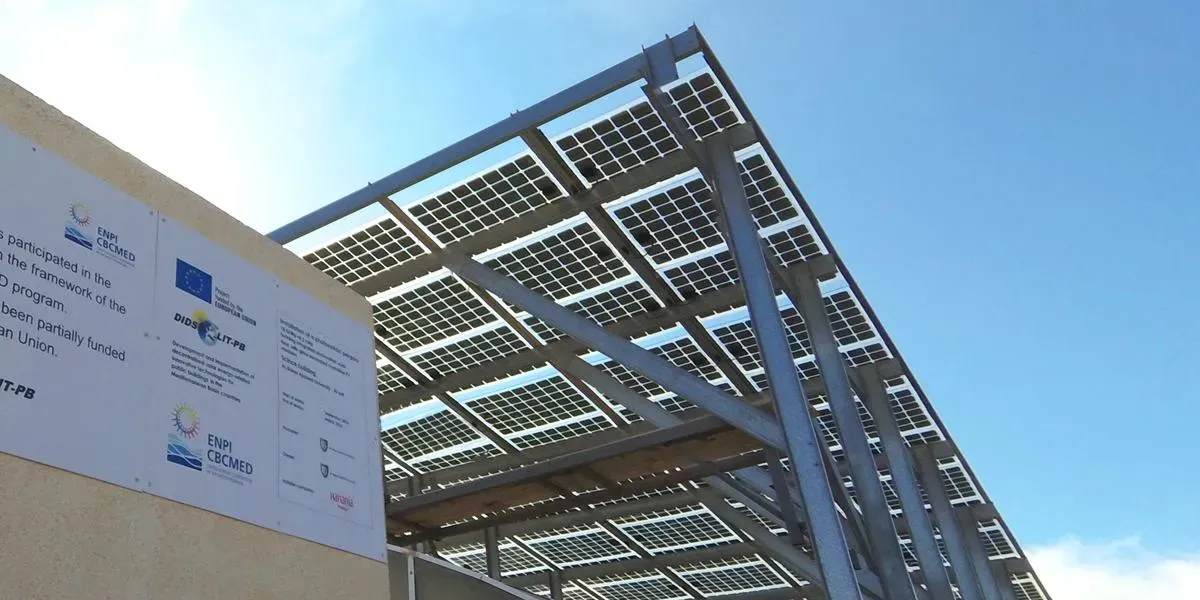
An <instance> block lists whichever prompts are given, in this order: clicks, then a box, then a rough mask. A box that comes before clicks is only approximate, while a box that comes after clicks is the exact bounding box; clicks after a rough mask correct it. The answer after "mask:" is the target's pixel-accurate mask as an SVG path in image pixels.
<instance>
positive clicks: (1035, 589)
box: [1013, 573, 1046, 600]
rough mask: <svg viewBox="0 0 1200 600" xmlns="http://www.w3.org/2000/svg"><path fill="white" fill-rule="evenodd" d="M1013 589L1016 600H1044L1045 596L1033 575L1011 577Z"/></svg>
mask: <svg viewBox="0 0 1200 600" xmlns="http://www.w3.org/2000/svg"><path fill="white" fill-rule="evenodd" d="M1013 587H1014V588H1015V589H1016V592H1017V600H1046V594H1045V593H1043V592H1042V588H1041V586H1039V585H1038V583H1037V580H1036V579H1034V578H1033V575H1031V574H1029V573H1024V574H1021V575H1017V576H1014V577H1013Z"/></svg>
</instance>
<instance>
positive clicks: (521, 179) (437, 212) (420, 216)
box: [405, 155, 563, 245]
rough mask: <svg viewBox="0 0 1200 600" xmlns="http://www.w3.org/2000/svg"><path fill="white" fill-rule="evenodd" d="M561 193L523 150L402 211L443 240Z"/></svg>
mask: <svg viewBox="0 0 1200 600" xmlns="http://www.w3.org/2000/svg"><path fill="white" fill-rule="evenodd" d="M562 196H563V193H562V190H561V189H559V187H558V185H557V184H555V183H554V180H553V179H551V178H550V177H549V176H548V175H547V174H546V171H545V169H544V168H542V165H541V164H539V163H538V162H537V160H536V159H534V158H533V156H531V155H524V156H521V157H518V158H517V159H516V160H514V161H513V162H510V163H508V164H505V165H503V166H500V167H498V168H496V169H493V170H490V171H488V172H486V173H484V174H483V175H481V176H479V177H476V178H474V179H471V180H470V181H468V182H466V183H463V184H462V185H459V186H457V187H455V188H453V189H450V190H447V191H445V192H442V193H440V194H438V195H436V196H434V197H432V198H428V199H426V200H423V201H421V202H419V203H416V204H413V205H410V206H407V207H405V210H406V211H408V213H409V214H410V215H412V217H413V218H414V219H416V221H417V222H418V223H420V224H421V225H422V226H423V227H424V228H425V229H426V230H427V231H428V232H429V233H430V234H431V235H432V236H433V237H434V238H435V239H437V241H438V242H440V243H441V244H443V245H449V244H452V243H454V242H456V241H459V240H462V239H464V238H467V237H470V236H472V235H475V234H476V233H479V232H481V231H483V230H485V229H487V228H489V227H494V226H496V225H499V224H500V223H503V222H505V221H509V220H512V219H515V218H517V217H519V216H521V215H524V214H527V213H530V212H532V211H534V210H535V209H537V208H538V207H539V206H542V205H544V204H547V203H549V202H552V201H554V200H556V199H558V198H561V197H562Z"/></svg>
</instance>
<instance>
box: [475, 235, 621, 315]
mask: <svg viewBox="0 0 1200 600" xmlns="http://www.w3.org/2000/svg"><path fill="white" fill-rule="evenodd" d="M485 264H486V265H487V266H488V267H491V268H492V269H495V270H496V271H498V272H500V273H502V274H504V275H507V276H509V277H512V278H513V279H516V280H517V281H519V282H521V283H522V284H524V285H525V287H527V288H529V289H531V290H533V291H535V292H537V293H539V294H542V295H543V296H548V297H550V298H553V299H556V300H558V299H563V298H567V297H569V296H573V295H575V294H580V293H582V292H585V291H587V290H588V289H589V288H594V287H596V286H600V285H603V284H606V283H609V282H611V281H615V280H617V279H620V278H622V277H626V276H628V275H630V272H629V269H628V267H626V266H625V263H624V262H623V261H622V260H621V259H620V257H618V256H617V254H616V252H614V251H613V249H612V247H611V246H609V245H608V243H607V242H605V241H604V240H603V239H602V238H601V236H600V234H599V233H598V232H597V231H596V229H595V228H594V227H592V225H591V223H588V222H583V223H579V224H577V225H575V226H574V227H571V228H570V229H567V230H564V231H560V232H558V233H556V234H554V235H551V236H548V237H544V238H539V239H537V240H534V241H532V242H529V243H528V244H526V245H524V246H521V247H519V248H516V249H515V250H512V251H510V252H509V253H507V254H504V255H502V256H498V257H495V258H492V259H490V260H488V261H487V262H486V263H485Z"/></svg>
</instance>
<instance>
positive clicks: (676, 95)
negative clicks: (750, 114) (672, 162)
mask: <svg viewBox="0 0 1200 600" xmlns="http://www.w3.org/2000/svg"><path fill="white" fill-rule="evenodd" d="M667 96H668V97H669V98H670V100H671V104H672V105H673V106H674V107H675V109H676V110H677V111H678V112H679V114H680V116H681V118H682V119H683V122H684V125H686V126H687V128H688V130H689V131H691V133H692V135H694V136H695V138H696V139H703V138H706V137H708V136H710V135H712V134H714V133H717V132H719V131H724V130H725V129H727V128H729V127H732V126H734V125H736V124H738V123H739V122H741V121H742V119H741V117H740V116H739V115H738V114H737V110H736V109H735V108H734V107H733V104H732V103H731V102H729V99H728V96H727V95H726V94H725V90H723V89H721V86H720V84H719V83H717V80H716V79H715V78H714V77H713V76H712V74H710V73H701V74H699V75H697V76H694V77H692V78H691V79H689V80H687V81H685V82H683V83H681V84H679V85H676V86H674V87H672V88H670V89H669V90H667Z"/></svg>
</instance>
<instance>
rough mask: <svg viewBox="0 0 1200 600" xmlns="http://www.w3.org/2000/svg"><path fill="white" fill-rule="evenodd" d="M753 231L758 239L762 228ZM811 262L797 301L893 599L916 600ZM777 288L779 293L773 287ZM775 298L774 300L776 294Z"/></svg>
mask: <svg viewBox="0 0 1200 600" xmlns="http://www.w3.org/2000/svg"><path fill="white" fill-rule="evenodd" d="M730 160H732V156H731V157H730ZM747 212H749V211H748V210H747ZM753 233H755V239H756V240H757V239H758V236H757V231H755V232H753ZM805 266H806V265H800V268H799V270H798V271H799V273H801V275H800V276H798V277H796V278H795V279H794V280H793V281H792V283H793V286H794V287H795V288H796V289H795V291H796V298H795V299H794V301H795V302H796V303H797V304H796V309H797V310H798V311H800V315H801V317H803V319H804V324H805V326H806V327H807V329H808V337H809V340H811V342H812V347H813V354H814V355H815V356H816V361H817V367H818V368H819V369H820V371H821V374H822V375H823V376H824V380H825V389H826V392H827V393H828V400H829V410H830V412H831V413H832V414H833V419H834V422H836V423H837V427H838V433H839V441H841V443H842V449H843V450H844V452H845V454H846V462H847V463H848V464H849V465H850V478H851V480H852V481H853V482H854V491H855V495H856V497H857V499H858V503H859V504H860V505H861V506H862V509H863V510H862V513H863V520H864V521H865V522H866V525H867V537H868V538H869V539H870V543H871V550H872V554H871V556H872V558H873V559H874V561H875V563H876V565H877V567H878V569H879V577H880V579H882V580H883V583H884V588H885V589H886V590H887V593H888V597H889V598H890V599H891V600H913V599H914V598H915V591H914V588H913V585H912V581H911V579H910V578H909V576H908V567H907V565H905V563H904V555H903V554H902V553H901V551H900V541H899V539H898V538H897V537H896V529H895V526H894V524H893V523H892V516H891V511H890V510H889V508H888V504H887V499H886V498H885V497H884V495H883V486H882V485H881V484H880V482H879V472H878V471H877V470H876V468H875V457H874V453H873V452H872V450H871V444H870V442H869V441H868V440H867V431H866V429H865V428H864V427H863V422H862V418H861V416H860V415H859V412H858V404H857V402H855V394H854V391H853V390H852V389H851V388H850V378H849V375H848V373H847V371H846V363H845V360H844V359H843V358H842V352H841V350H840V349H839V348H838V342H837V338H836V337H834V335H833V328H832V326H831V325H830V323H829V317H828V315H827V314H826V312H825V302H824V297H823V296H822V295H821V288H820V284H819V283H818V282H817V279H816V277H815V276H813V273H812V272H811V271H809V270H808V269H806V268H805ZM771 292H772V294H773V293H774V289H773V288H772V289H771ZM771 301H772V303H774V297H773V296H772V298H771ZM785 348H786V346H785ZM789 356H790V354H789Z"/></svg>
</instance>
